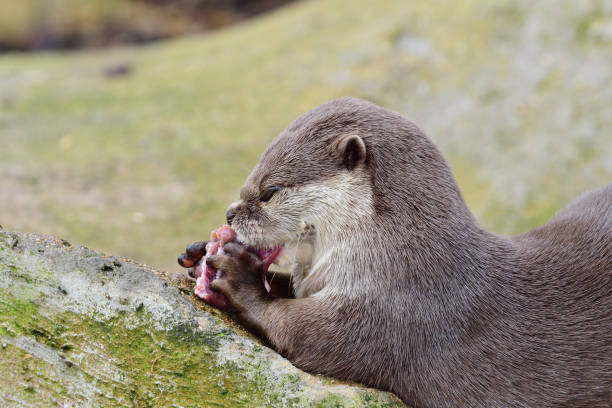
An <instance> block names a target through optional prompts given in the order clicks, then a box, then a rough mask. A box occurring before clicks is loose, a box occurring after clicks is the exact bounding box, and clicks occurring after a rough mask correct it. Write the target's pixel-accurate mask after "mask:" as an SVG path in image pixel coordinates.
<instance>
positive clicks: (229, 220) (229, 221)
mask: <svg viewBox="0 0 612 408" xmlns="http://www.w3.org/2000/svg"><path fill="white" fill-rule="evenodd" d="M234 217H236V212H235V211H234V210H233V209H232V208H230V209H229V210H227V212H226V213H225V219H226V220H227V225H232V221H233V220H234Z"/></svg>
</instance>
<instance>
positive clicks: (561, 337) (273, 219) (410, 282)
mask: <svg viewBox="0 0 612 408" xmlns="http://www.w3.org/2000/svg"><path fill="white" fill-rule="evenodd" d="M542 194H545V192H542ZM227 222H228V224H229V225H231V228H233V231H235V233H236V239H235V240H232V241H230V242H226V243H225V244H224V245H222V249H223V251H222V252H219V253H216V254H211V255H210V256H207V258H206V262H205V263H206V265H208V266H210V268H214V269H215V270H221V271H223V273H222V274H220V276H215V279H213V280H211V281H210V291H211V293H214V294H216V295H222V296H224V297H225V298H226V299H227V302H228V304H229V305H231V310H232V313H233V314H234V316H235V317H236V319H237V320H238V321H239V322H240V323H241V324H243V325H244V326H245V327H246V328H247V329H248V330H250V331H251V332H253V333H254V334H256V335H257V336H259V337H260V338H261V339H262V340H263V341H264V342H266V343H267V344H268V345H270V346H271V347H272V348H274V349H275V350H277V351H278V352H279V353H281V354H282V355H284V356H285V357H287V358H288V359H289V360H290V361H291V362H292V363H293V364H294V365H295V366H297V367H299V368H301V369H304V370H306V371H309V372H313V373H318V374H324V375H329V376H333V377H336V378H339V379H343V380H348V381H354V382H358V383H362V384H365V385H367V386H370V387H375V388H379V389H382V390H386V391H390V392H393V393H395V394H396V395H397V396H398V397H400V398H401V399H402V400H403V401H404V402H405V403H407V404H409V405H412V406H413V407H442V408H444V407H458V406H469V407H482V408H484V407H534V408H535V407H537V408H548V407H550V408H552V407H562V406H567V407H569V406H572V407H610V406H612V313H610V310H612V184H610V185H607V186H604V187H601V188H599V189H596V190H593V191H589V192H586V193H584V194H583V195H581V196H580V197H578V198H577V199H575V200H574V201H573V202H571V203H570V204H569V205H568V206H566V207H565V208H563V209H561V210H559V211H558V212H557V214H556V215H555V216H554V217H553V218H552V219H551V220H549V221H548V222H547V223H546V224H544V225H542V226H539V227H537V228H535V229H533V230H531V231H527V232H525V233H523V234H521V235H517V236H502V235H499V234H495V233H492V232H489V231H487V230H485V229H484V228H482V227H481V226H480V225H479V223H478V222H477V220H476V219H475V218H474V216H473V215H472V213H471V212H470V210H469V208H468V207H467V205H466V203H465V201H464V199H463V197H462V195H461V192H460V190H459V188H458V186H457V183H456V182H455V179H454V177H453V174H452V171H451V169H450V167H449V165H448V163H447V162H446V160H445V159H444V158H443V157H442V155H441V154H440V152H439V151H438V149H437V148H436V147H435V146H434V144H433V143H432V142H431V140H430V139H429V138H428V137H427V136H426V135H425V134H424V132H423V131H422V130H421V129H419V127H418V126H416V125H415V124H414V123H412V122H410V121H409V120H408V119H407V118H405V117H404V116H402V115H400V114H398V113H395V112H391V111H389V110H386V109H383V108H381V107H378V106H376V105H374V104H371V103H369V102H366V101H361V100H358V99H354V98H342V99H337V100H334V101H331V102H328V103H326V104H323V105H321V106H319V107H317V108H315V109H313V110H312V111H310V112H307V113H305V114H304V115H302V116H300V117H299V118H297V119H296V120H295V121H294V122H293V123H291V124H290V125H289V126H288V127H287V129H285V130H284V131H283V132H282V133H281V134H280V135H279V136H278V137H276V138H275V139H274V140H273V141H272V143H271V144H270V145H269V146H268V147H267V148H266V150H265V151H264V152H263V154H262V155H261V158H260V160H259V162H258V163H257V165H256V166H255V167H254V168H253V170H252V171H251V173H250V174H249V176H248V177H247V179H246V182H245V184H244V186H243V187H242V189H241V190H240V199H239V200H238V201H236V202H235V203H233V204H232V205H230V207H229V208H228V210H227ZM205 254H206V243H205V242H196V243H194V244H192V245H190V246H189V247H188V248H187V250H186V252H185V253H184V254H182V255H181V256H180V257H179V263H180V264H181V265H182V266H184V267H186V268H193V267H194V265H197V263H198V262H200V260H201V258H202V257H204V256H205ZM266 285H269V287H267V286H266Z"/></svg>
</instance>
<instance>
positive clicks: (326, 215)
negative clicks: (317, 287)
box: [227, 105, 373, 256]
mask: <svg viewBox="0 0 612 408" xmlns="http://www.w3.org/2000/svg"><path fill="white" fill-rule="evenodd" d="M324 107H325V105H323V106H322V107H319V108H317V109H315V110H313V111H311V112H309V113H307V114H306V115H304V116H302V117H300V118H298V119H297V120H296V121H295V122H294V123H293V124H291V125H290V126H289V127H288V128H287V129H286V130H285V131H284V132H283V133H281V135H280V136H279V137H277V138H276V139H275V140H274V141H273V142H272V143H271V144H270V146H269V147H268V148H267V149H266V150H265V151H264V153H263V154H262V156H261V158H260V160H259V162H258V163H257V165H256V166H255V168H254V169H253V170H252V172H251V174H250V175H249V176H248V178H247V180H246V183H245V185H244V186H243V187H242V190H241V192H240V198H241V199H240V200H239V201H237V202H235V203H233V204H232V205H230V207H229V208H228V210H227V221H228V223H229V224H231V226H232V227H233V228H234V230H235V231H236V233H237V235H238V239H239V240H241V241H242V242H244V243H245V244H247V245H249V246H251V247H255V248H257V249H272V248H277V247H279V246H284V247H285V248H289V247H292V246H293V247H295V246H296V245H299V244H300V243H301V242H302V243H303V242H304V240H305V239H316V240H317V241H318V242H319V243H320V244H321V243H322V245H325V243H326V242H334V241H335V240H337V238H338V237H339V236H340V235H347V234H351V233H352V232H354V231H356V230H358V229H359V228H360V227H361V226H362V224H363V222H364V220H368V219H371V218H372V212H373V208H372V188H371V181H370V180H371V178H370V173H369V170H368V147H367V143H366V141H364V138H362V136H361V134H360V132H359V129H358V127H356V126H352V124H351V123H349V122H346V121H343V120H342V119H343V118H342V117H340V118H339V117H338V111H337V110H333V109H324ZM339 119H340V120H339ZM344 119H347V118H344ZM314 255H316V254H313V256H314Z"/></svg>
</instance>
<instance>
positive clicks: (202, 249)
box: [186, 241, 208, 260]
mask: <svg viewBox="0 0 612 408" xmlns="http://www.w3.org/2000/svg"><path fill="white" fill-rule="evenodd" d="M206 244H208V241H199V242H194V243H193V244H191V245H189V246H188V247H187V250H186V252H187V256H188V257H189V258H191V259H195V260H198V259H200V258H201V257H203V256H204V254H205V253H206Z"/></svg>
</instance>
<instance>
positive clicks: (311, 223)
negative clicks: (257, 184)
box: [233, 171, 374, 286]
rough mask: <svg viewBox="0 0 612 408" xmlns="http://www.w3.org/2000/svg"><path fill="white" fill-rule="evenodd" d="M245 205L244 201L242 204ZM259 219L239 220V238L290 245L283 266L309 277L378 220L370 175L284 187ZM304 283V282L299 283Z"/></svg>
mask: <svg viewBox="0 0 612 408" xmlns="http://www.w3.org/2000/svg"><path fill="white" fill-rule="evenodd" d="M236 205H239V204H236ZM261 210H262V214H261V215H260V216H259V217H249V218H241V219H240V220H238V221H239V222H236V223H235V224H233V227H234V229H235V230H236V233H237V235H238V239H239V240H241V241H242V242H244V243H245V244H247V245H251V246H255V247H259V248H272V247H276V246H279V245H283V246H284V250H283V253H285V254H286V255H287V256H286V257H285V259H283V261H284V262H287V263H288V264H289V265H286V266H283V269H285V270H286V271H288V272H290V273H294V274H296V277H295V278H296V281H297V283H298V284H299V282H300V281H301V280H302V279H305V278H306V277H307V276H308V275H309V273H310V269H311V265H314V266H317V269H320V268H318V267H319V266H321V264H322V263H325V260H326V259H328V258H329V257H330V254H331V252H332V251H333V250H334V248H335V247H336V246H337V243H338V242H341V241H343V239H342V238H343V237H346V236H349V235H351V234H360V231H361V230H363V227H364V224H368V223H369V222H371V220H372V218H373V217H372V214H373V211H374V210H373V205H372V188H371V185H370V182H369V180H368V179H367V177H366V175H365V173H361V172H359V171H352V172H349V171H342V172H340V173H338V174H337V175H336V176H333V177H331V178H328V179H325V180H319V181H317V182H313V183H308V184H305V185H303V186H298V187H293V188H287V189H284V190H282V191H279V192H278V193H277V194H276V195H275V196H274V197H273V198H272V199H271V200H270V201H269V202H267V203H261ZM298 286H299V285H298Z"/></svg>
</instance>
